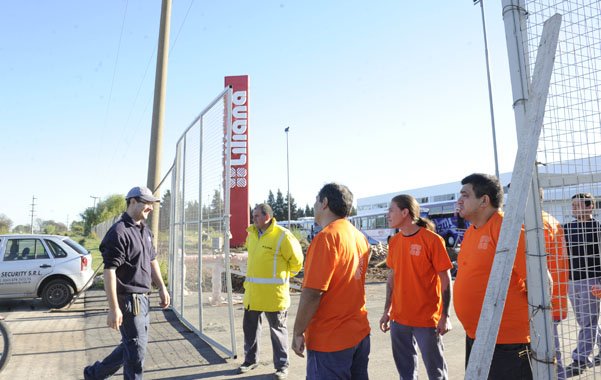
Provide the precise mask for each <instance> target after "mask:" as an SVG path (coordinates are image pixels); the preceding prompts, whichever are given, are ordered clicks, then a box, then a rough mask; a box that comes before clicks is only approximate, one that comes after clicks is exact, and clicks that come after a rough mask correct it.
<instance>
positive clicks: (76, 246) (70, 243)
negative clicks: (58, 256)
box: [63, 239, 89, 255]
mask: <svg viewBox="0 0 601 380" xmlns="http://www.w3.org/2000/svg"><path fill="white" fill-rule="evenodd" d="M63 242H64V243H65V244H67V245H68V246H69V247H71V248H73V249H74V250H75V251H77V253H79V254H80V255H87V254H88V253H89V252H88V250H87V249H85V248H84V247H82V246H81V245H79V244H77V243H76V242H74V241H73V240H71V239H65V240H63Z"/></svg>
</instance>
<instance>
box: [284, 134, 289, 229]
mask: <svg viewBox="0 0 601 380" xmlns="http://www.w3.org/2000/svg"><path fill="white" fill-rule="evenodd" d="M284 131H285V132H286V176H287V177H288V228H290V158H289V154H288V132H289V131H290V127H286V129H284Z"/></svg>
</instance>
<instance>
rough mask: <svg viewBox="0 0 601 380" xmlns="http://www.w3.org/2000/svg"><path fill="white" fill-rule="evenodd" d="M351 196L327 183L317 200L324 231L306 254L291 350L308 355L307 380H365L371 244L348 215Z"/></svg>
mask: <svg viewBox="0 0 601 380" xmlns="http://www.w3.org/2000/svg"><path fill="white" fill-rule="evenodd" d="M352 204H353V194H352V193H351V192H350V191H349V189H348V188H347V187H346V186H343V185H340V184H336V183H330V184H327V185H325V186H324V187H323V188H322V189H321V190H320V191H319V194H318V195H317V197H316V199H315V205H314V210H315V222H316V223H317V224H319V225H320V226H321V227H323V229H322V230H321V232H319V234H317V235H316V236H315V238H314V239H313V241H312V242H311V245H310V246H309V249H308V251H307V261H306V263H305V276H304V279H303V290H302V293H301V298H300V303H299V305H298V312H297V314H296V321H295V322H294V332H293V341H292V349H293V350H294V352H295V353H296V354H297V355H299V356H301V357H304V355H303V352H304V350H305V344H306V346H307V379H308V380H312V379H367V378H368V374H367V363H368V360H369V351H370V342H369V332H370V328H369V322H368V320H367V311H366V310H365V273H366V271H367V265H368V261H369V245H368V244H367V239H366V238H365V236H364V235H363V234H362V233H361V232H360V231H359V230H357V229H356V228H355V227H354V226H353V225H352V224H351V223H350V222H349V221H348V220H347V219H346V217H347V216H348V215H349V214H350V211H351V207H352Z"/></svg>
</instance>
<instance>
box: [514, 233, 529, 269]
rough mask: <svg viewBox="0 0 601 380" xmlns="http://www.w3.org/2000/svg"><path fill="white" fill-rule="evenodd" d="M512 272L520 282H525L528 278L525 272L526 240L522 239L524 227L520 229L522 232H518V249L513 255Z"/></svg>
mask: <svg viewBox="0 0 601 380" xmlns="http://www.w3.org/2000/svg"><path fill="white" fill-rule="evenodd" d="M513 270H514V271H515V272H516V274H517V275H518V277H519V278H521V279H522V280H525V279H526V278H527V277H528V272H527V270H526V239H525V237H524V227H522V230H521V231H520V240H518V249H517V251H516V253H515V262H514V263H513Z"/></svg>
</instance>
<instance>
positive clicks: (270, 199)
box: [267, 190, 275, 208]
mask: <svg viewBox="0 0 601 380" xmlns="http://www.w3.org/2000/svg"><path fill="white" fill-rule="evenodd" d="M267 204H268V205H269V206H271V208H274V207H275V197H274V196H273V191H271V190H269V194H268V195H267Z"/></svg>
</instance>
